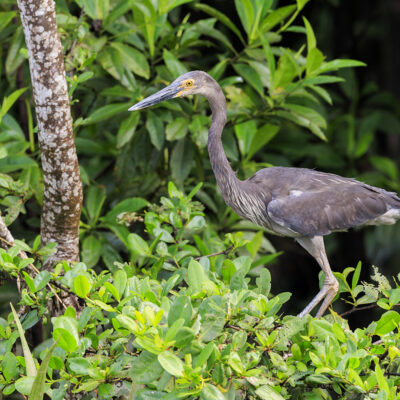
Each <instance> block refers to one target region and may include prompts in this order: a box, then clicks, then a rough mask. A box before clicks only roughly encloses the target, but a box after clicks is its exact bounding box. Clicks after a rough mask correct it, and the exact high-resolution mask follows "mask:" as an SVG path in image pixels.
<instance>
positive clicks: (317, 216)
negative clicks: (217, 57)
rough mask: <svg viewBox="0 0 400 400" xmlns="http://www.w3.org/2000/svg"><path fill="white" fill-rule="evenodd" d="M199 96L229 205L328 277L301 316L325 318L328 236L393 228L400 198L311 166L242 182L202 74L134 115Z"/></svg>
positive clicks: (218, 103) (221, 102)
mask: <svg viewBox="0 0 400 400" xmlns="http://www.w3.org/2000/svg"><path fill="white" fill-rule="evenodd" d="M194 94H200V95H202V96H204V97H205V98H206V99H207V100H208V102H209V105H210V108H211V112H212V119H211V126H210V129H209V132H208V153H209V157H210V163H211V166H212V169H213V172H214V175H215V178H216V181H217V184H218V187H219V189H220V191H221V193H222V196H223V198H224V201H225V202H226V204H227V205H228V206H229V207H231V208H232V209H233V211H235V212H236V213H237V214H238V215H239V216H241V217H242V218H245V219H248V220H250V221H252V222H253V223H255V224H257V225H259V226H262V227H266V228H267V229H268V230H269V231H272V232H273V233H275V234H277V235H279V236H286V237H290V238H293V239H294V240H295V241H297V243H299V244H300V245H301V246H302V247H303V248H304V249H305V250H306V251H307V252H308V253H309V254H310V255H311V256H312V257H314V259H315V260H316V261H317V263H318V264H319V266H320V267H321V269H322V271H323V272H324V273H325V277H324V282H323V285H322V288H321V289H320V290H319V292H318V293H317V295H316V296H315V297H314V298H313V299H312V300H311V302H310V303H309V304H308V305H307V306H306V307H305V308H304V310H303V311H302V312H301V313H300V314H299V315H298V316H299V317H304V316H306V315H307V314H309V313H310V312H311V311H312V310H313V309H314V308H315V307H316V306H317V305H318V304H320V307H319V309H318V311H317V313H316V317H318V318H320V317H321V316H322V315H323V314H324V313H325V311H326V309H327V308H328V307H329V305H330V304H331V302H332V301H333V299H334V297H335V295H336V294H337V292H338V288H339V283H338V281H337V279H336V278H335V276H334V275H333V273H332V270H331V267H330V265H329V262H328V258H327V255H326V251H325V245H324V236H325V235H328V234H329V233H331V232H334V231H343V230H347V229H349V228H353V227H358V226H363V225H380V224H394V223H395V222H396V221H397V220H398V219H400V198H399V197H397V195H396V193H393V192H388V191H386V190H384V189H381V188H378V187H374V186H370V185H367V184H365V183H363V182H360V181H358V180H356V179H351V178H345V177H342V176H339V175H335V174H332V173H327V172H319V171H316V170H312V169H307V168H292V167H279V166H274V167H269V168H264V169H261V170H259V171H257V172H256V173H255V174H254V175H253V176H252V177H251V178H249V179H246V180H240V179H238V178H237V176H236V174H235V172H234V171H233V169H232V167H231V165H230V163H229V161H228V159H227V157H226V154H225V151H224V148H223V145H222V141H221V135H222V131H223V129H224V126H225V123H226V100H225V96H224V93H223V91H222V89H221V87H220V85H219V84H218V83H217V82H216V80H215V79H213V78H212V77H211V76H210V75H209V74H207V73H206V72H203V71H191V72H187V73H185V74H183V75H181V76H180V77H178V78H177V79H176V80H174V81H173V82H172V83H171V84H170V85H168V86H166V87H165V88H164V89H162V90H160V91H159V92H157V93H155V94H153V95H151V96H149V97H147V98H145V99H144V100H142V101H140V102H138V103H137V104H135V105H134V106H132V107H131V108H129V111H135V110H141V109H144V108H147V107H151V106H153V105H155V104H157V103H160V102H162V101H165V100H169V99H174V98H180V97H185V96H188V95H194Z"/></svg>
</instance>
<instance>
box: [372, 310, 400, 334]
mask: <svg viewBox="0 0 400 400" xmlns="http://www.w3.org/2000/svg"><path fill="white" fill-rule="evenodd" d="M399 323H400V315H399V313H397V312H396V311H393V310H390V311H387V312H385V313H384V314H382V316H381V318H380V319H379V321H378V322H377V324H376V327H375V335H386V334H387V333H389V332H392V331H393V330H394V329H396V327H397V326H398V325H399Z"/></svg>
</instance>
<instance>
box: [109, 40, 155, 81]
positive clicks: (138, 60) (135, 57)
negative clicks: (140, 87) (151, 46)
mask: <svg viewBox="0 0 400 400" xmlns="http://www.w3.org/2000/svg"><path fill="white" fill-rule="evenodd" d="M111 46H112V47H113V48H114V49H116V50H117V51H118V52H119V53H120V54H121V56H122V58H123V60H124V67H126V68H127V69H129V70H130V71H132V72H133V73H134V74H136V75H138V76H141V77H142V78H145V79H149V77H150V67H149V64H148V62H147V58H146V57H145V56H144V55H143V54H142V53H141V52H140V51H138V50H136V49H135V48H133V47H131V46H128V45H125V44H123V43H120V42H111Z"/></svg>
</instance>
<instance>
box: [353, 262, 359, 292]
mask: <svg viewBox="0 0 400 400" xmlns="http://www.w3.org/2000/svg"><path fill="white" fill-rule="evenodd" d="M360 273H361V261H359V262H358V264H357V267H356V270H355V271H354V273H353V277H352V280H351V288H352V290H354V289H355V288H356V286H357V283H358V280H359V279H360Z"/></svg>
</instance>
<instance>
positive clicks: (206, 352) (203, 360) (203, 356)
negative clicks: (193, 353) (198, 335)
mask: <svg viewBox="0 0 400 400" xmlns="http://www.w3.org/2000/svg"><path fill="white" fill-rule="evenodd" d="M213 351H214V343H213V342H209V343H207V344H206V346H205V347H204V348H203V350H202V351H201V353H200V354H199V355H198V357H197V360H196V364H195V368H197V367H203V366H206V365H207V360H208V359H209V357H210V356H211V354H212V352H213Z"/></svg>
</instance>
